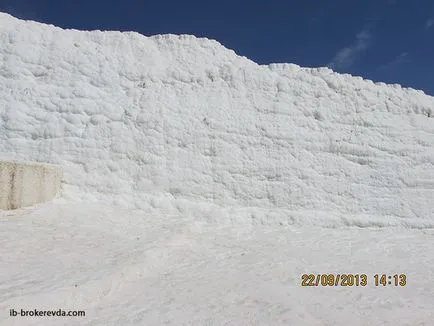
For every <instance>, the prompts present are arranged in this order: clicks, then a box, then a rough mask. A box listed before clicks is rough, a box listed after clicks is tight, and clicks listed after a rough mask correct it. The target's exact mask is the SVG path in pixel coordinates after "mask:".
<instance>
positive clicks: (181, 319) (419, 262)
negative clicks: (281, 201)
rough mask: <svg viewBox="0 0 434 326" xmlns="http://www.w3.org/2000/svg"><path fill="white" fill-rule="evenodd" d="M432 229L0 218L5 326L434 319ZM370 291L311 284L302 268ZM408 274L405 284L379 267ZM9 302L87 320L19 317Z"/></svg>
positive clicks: (81, 211)
mask: <svg viewBox="0 0 434 326" xmlns="http://www.w3.org/2000/svg"><path fill="white" fill-rule="evenodd" d="M433 243H434V230H432V229H431V230H429V229H426V230H424V229H405V228H393V227H387V228H357V227H350V228H315V227H297V226H280V227H269V226H267V225H262V224H256V225H255V224H253V223H252V224H250V225H249V224H246V223H244V224H243V225H234V224H232V225H231V224H230V223H226V224H221V223H212V222H206V223H205V222H200V221H198V220H197V219H194V220H193V219H189V218H187V217H185V216H184V217H182V216H167V217H163V216H151V215H147V214H143V213H140V212H131V211H127V210H122V209H119V208H113V207H108V206H98V205H71V204H65V203H55V204H45V205H40V206H39V207H37V209H35V210H29V209H27V210H20V211H14V212H8V213H7V212H3V213H2V215H1V217H0V312H1V313H0V324H1V325H5V326H6V325H20V326H21V325H330V326H331V325H408V326H415V325H427V326H428V325H432V321H433V320H434V286H433V284H432V280H433V278H434V274H433V271H434V249H433ZM310 273H314V274H318V273H334V274H338V273H340V274H343V273H353V274H362V273H364V274H366V275H367V276H368V285H367V286H365V287H361V286H359V287H356V286H353V287H322V286H319V287H302V286H301V276H302V275H303V274H310ZM377 273H378V274H383V273H385V274H388V275H393V274H406V276H407V285H406V286H404V287H400V286H399V287H395V286H390V285H388V286H386V287H384V286H382V285H380V286H375V284H374V278H373V275H374V274H377ZM9 309H16V310H19V309H28V310H34V309H38V310H45V309H46V310H57V309H63V310H84V311H85V312H86V316H85V317H10V316H9V315H8V311H9Z"/></svg>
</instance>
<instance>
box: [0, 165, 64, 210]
mask: <svg viewBox="0 0 434 326" xmlns="http://www.w3.org/2000/svg"><path fill="white" fill-rule="evenodd" d="M61 179H62V169H61V168H60V167H59V166H56V165H52V164H44V163H28V162H11V161H0V209H4V210H10V209H17V208H20V207H26V206H31V205H34V204H36V203H42V202H46V201H49V200H52V199H53V198H54V197H56V195H57V194H58V193H59V192H60V183H61Z"/></svg>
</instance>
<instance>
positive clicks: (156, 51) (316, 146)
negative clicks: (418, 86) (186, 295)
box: [0, 13, 434, 227]
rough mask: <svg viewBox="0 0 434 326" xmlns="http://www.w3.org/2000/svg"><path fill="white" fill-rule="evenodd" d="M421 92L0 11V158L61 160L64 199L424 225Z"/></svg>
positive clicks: (425, 102)
mask: <svg viewBox="0 0 434 326" xmlns="http://www.w3.org/2000/svg"><path fill="white" fill-rule="evenodd" d="M433 108H434V97H431V96H427V95H426V94H424V93H423V92H421V91H417V90H414V89H405V88H402V87H401V86H399V85H386V84H383V83H374V82H372V81H369V80H364V79H362V78H360V77H353V76H350V75H341V74H338V73H335V72H333V71H332V70H330V69H327V68H302V67H299V66H296V65H292V64H270V65H258V64H256V63H254V62H253V61H251V60H248V59H247V58H245V57H240V56H238V55H236V53H235V52H234V51H232V50H229V49H227V48H225V47H224V46H222V45H221V44H219V43H218V42H216V41H213V40H208V39H200V38H196V37H194V36H188V35H180V36H177V35H157V36H153V37H145V36H143V35H139V34H137V33H120V32H100V31H92V32H83V31H75V30H62V29H60V28H57V27H54V26H49V25H44V24H40V23H36V22H30V21H21V20H18V19H15V18H13V17H11V16H9V15H5V14H1V13H0V159H2V160H26V161H36V162H47V163H53V164H58V165H60V166H62V168H63V171H64V177H63V183H62V196H63V197H64V198H65V199H67V200H74V201H76V202H78V203H83V202H88V201H93V202H95V201H97V202H104V203H107V204H115V205H121V206H126V207H129V208H134V209H142V210H149V211H151V210H154V209H161V210H164V211H165V210H166V209H168V207H171V210H170V211H171V212H172V211H173V212H174V213H177V212H183V214H184V212H185V210H186V209H185V206H187V207H190V206H189V205H190V203H194V204H195V205H196V204H197V205H202V204H203V205H204V206H207V207H208V206H209V205H210V204H213V205H216V206H218V207H223V208H224V209H228V210H229V209H237V210H238V209H240V210H243V209H244V208H247V209H250V208H254V210H255V212H258V210H259V209H261V210H263V211H265V212H267V213H266V214H267V216H264V220H267V221H268V220H272V219H273V220H275V216H279V219H281V220H283V221H292V218H295V217H294V216H305V217H306V216H307V220H309V221H311V220H312V219H313V218H315V219H317V217H318V216H324V218H323V219H324V221H325V220H327V221H329V220H330V219H333V220H337V219H338V220H343V221H344V222H343V223H346V224H345V225H348V222H347V221H348V218H349V217H350V216H351V218H352V219H353V220H355V219H357V221H358V222H357V225H368V224H369V223H368V224H367V223H366V221H376V222H375V223H370V224H369V225H372V226H378V222H377V221H385V222H384V223H385V224H386V225H389V224H388V223H389V221H391V220H399V221H402V223H405V224H406V225H407V224H408V223H409V221H412V223H416V222H414V221H418V222H417V223H419V221H420V223H419V224H418V226H420V227H426V225H428V224H429V225H431V224H430V223H432V222H431V221H434V205H433V201H432V198H434V123H433V122H434V120H433V118H434V111H433ZM161 198H162V199H161ZM178 201H188V203H189V204H186V205H185V206H182V207H181V206H179V205H178ZM183 205H184V204H183ZM188 210H189V211H190V209H188ZM194 210H195V211H196V208H195V209H194ZM300 212H301V213H300ZM255 214H256V213H255ZM264 214H265V213H264ZM299 214H301V215H299ZM199 215H201V214H199ZM215 215H216V216H217V215H218V216H223V215H222V214H220V213H219V214H215ZM228 216H230V218H232V217H233V216H237V217H236V218H238V216H239V215H237V214H235V213H230V214H229V215H228ZM270 216H271V217H270ZM219 218H220V217H219ZM255 220H258V218H257V217H256V216H255ZM307 220H306V221H307ZM359 222H360V223H359ZM285 223H286V222H285ZM306 223H307V222H306ZM327 223H328V222H327ZM433 223H434V222H433ZM315 225H316V224H315ZM326 225H329V224H326ZM381 225H384V224H381Z"/></svg>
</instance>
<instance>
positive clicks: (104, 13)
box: [0, 0, 434, 95]
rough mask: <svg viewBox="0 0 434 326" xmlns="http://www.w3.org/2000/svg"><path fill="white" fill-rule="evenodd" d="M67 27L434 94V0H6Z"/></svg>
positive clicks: (3, 3)
mask: <svg viewBox="0 0 434 326" xmlns="http://www.w3.org/2000/svg"><path fill="white" fill-rule="evenodd" d="M0 11H3V12H7V13H10V14H12V15H14V16H16V17H18V18H22V19H32V20H36V21H40V22H45V23H50V24H54V25H56V26H60V27H63V28H75V29H85V30H89V29H100V30H121V31H137V32H139V33H142V34H144V35H154V34H162V33H173V34H194V35H196V36H204V37H208V38H212V39H216V40H218V41H219V42H220V43H222V44H223V45H225V46H226V47H228V48H231V49H233V50H234V51H235V52H237V53H238V54H240V55H244V56H246V57H248V58H250V59H252V60H254V61H256V62H258V63H260V64H267V63H272V62H290V63H296V64H298V65H300V66H304V67H319V66H329V67H331V68H333V70H335V71H339V72H347V73H351V74H353V75H359V76H363V77H364V78H369V79H373V80H375V81H384V82H387V83H399V84H402V85H404V86H407V87H413V88H417V89H422V90H424V91H425V92H426V93H427V94H430V95H434V1H433V0H360V1H359V0H328V1H327V0H262V1H258V0H250V1H245V0H239V1H236V0H231V1H228V0H218V1H217V0H214V1H207V0H201V1H199V0H197V1H196V0H191V1H190V0H181V1H168V0H159V1H146V0H142V1H139V0H123V1H120V0H117V1H113V0H105V1H92V0H87V1H82V0H74V1H59V0H52V1H50V0H38V1H35V0H0Z"/></svg>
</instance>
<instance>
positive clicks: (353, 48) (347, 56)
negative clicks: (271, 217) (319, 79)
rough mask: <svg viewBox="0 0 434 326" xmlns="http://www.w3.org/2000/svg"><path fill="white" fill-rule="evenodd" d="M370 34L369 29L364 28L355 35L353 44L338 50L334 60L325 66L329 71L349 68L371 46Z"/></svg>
mask: <svg viewBox="0 0 434 326" xmlns="http://www.w3.org/2000/svg"><path fill="white" fill-rule="evenodd" d="M371 38H372V35H371V32H370V30H369V27H365V28H364V29H363V30H362V31H361V32H359V33H358V34H357V35H356V39H355V40H354V42H353V44H352V45H350V46H347V47H344V48H342V49H340V50H339V51H338V52H337V53H336V55H335V56H334V58H333V59H332V60H331V61H330V62H329V63H328V64H327V67H329V68H331V69H347V68H350V67H351V66H352V65H353V64H354V61H355V60H356V59H357V57H358V56H359V55H360V54H361V53H363V52H365V51H366V50H368V48H369V47H370V45H371Z"/></svg>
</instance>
